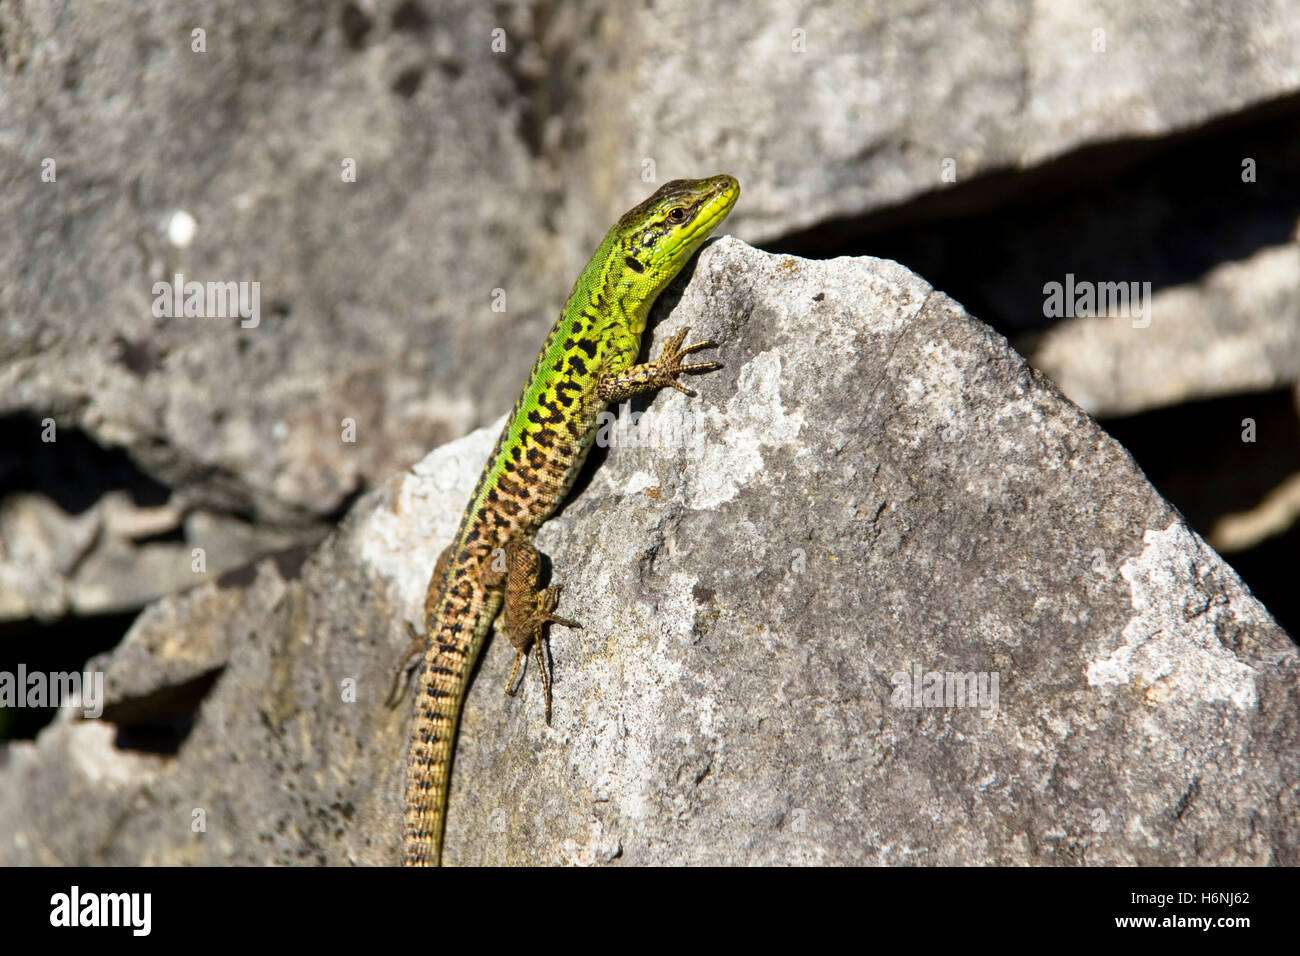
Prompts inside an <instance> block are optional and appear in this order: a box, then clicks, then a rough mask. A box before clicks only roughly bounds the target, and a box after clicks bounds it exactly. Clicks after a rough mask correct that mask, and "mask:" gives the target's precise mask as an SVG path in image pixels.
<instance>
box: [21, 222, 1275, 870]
mask: <svg viewBox="0 0 1300 956" xmlns="http://www.w3.org/2000/svg"><path fill="white" fill-rule="evenodd" d="M652 322H653V325H652V328H653V340H654V341H653V342H652V343H651V344H650V345H649V347H648V350H649V351H650V352H651V353H654V352H657V350H658V345H659V343H662V342H663V341H664V340H665V338H666V337H668V336H669V335H670V334H671V333H673V332H674V331H676V330H677V329H678V328H680V327H681V326H683V325H689V326H691V328H692V337H693V338H694V337H697V336H698V337H699V338H712V339H715V340H717V341H719V342H720V343H721V345H720V347H719V349H718V358H719V359H720V360H721V361H723V362H724V363H725V369H723V370H719V371H715V372H712V373H709V374H707V375H703V376H699V377H697V378H695V379H693V380H692V383H691V384H692V385H693V386H694V387H695V388H697V389H698V390H699V393H700V395H699V398H697V399H693V400H692V399H687V398H686V397H685V396H682V395H679V394H677V393H675V392H671V393H667V394H662V395H659V396H658V397H656V398H654V400H653V401H651V402H649V403H647V404H648V407H646V408H645V409H644V413H643V414H642V415H641V416H640V418H639V421H638V423H637V428H636V429H635V431H634V432H632V433H628V432H625V431H618V430H614V432H613V433H612V441H611V447H610V448H609V450H608V453H607V454H605V455H604V459H603V461H600V462H599V463H598V466H597V467H596V468H595V469H594V470H593V471H592V472H591V476H590V480H589V481H587V482H586V483H585V484H583V486H582V487H581V488H580V490H579V491H578V493H577V494H576V496H575V497H574V498H573V500H571V501H570V503H569V504H568V506H567V507H566V508H565V509H564V510H563V512H562V513H561V514H560V515H559V516H558V517H557V518H556V519H555V520H553V521H552V522H550V523H548V524H547V525H546V526H545V528H544V529H543V531H542V533H541V534H540V535H539V538H538V545H539V547H540V548H541V549H542V550H543V551H544V552H545V553H547V554H548V555H549V556H550V557H551V559H552V560H553V564H554V580H556V581H559V582H563V584H564V587H565V590H564V595H563V600H562V601H561V606H560V610H561V612H562V613H564V614H565V615H566V616H570V617H573V618H574V619H576V620H578V621H579V622H581V624H582V625H583V629H582V630H581V631H577V632H573V631H567V630H557V631H556V633H555V634H553V635H552V642H551V643H552V655H553V658H554V664H555V714H554V723H553V727H551V728H549V729H548V728H547V727H546V726H545V725H544V724H543V722H542V714H541V699H540V693H539V686H538V682H537V677H536V675H535V674H532V673H526V674H525V675H524V681H523V685H522V690H521V691H520V694H519V696H518V697H515V698H509V697H507V696H505V694H503V693H502V688H503V685H504V683H505V679H506V675H507V672H508V669H509V666H510V658H511V654H510V653H509V649H508V648H507V647H504V646H503V645H502V642H500V641H494V642H493V643H492V644H491V645H489V647H488V649H487V651H486V654H485V659H484V661H483V664H482V667H481V668H480V670H479V672H478V674H477V677H476V679H475V681H474V684H473V686H472V689H471V692H470V695H469V699H468V702H467V706H466V712H465V718H464V722H463V724H462V728H461V735H460V740H459V744H458V751H457V762H456V771H455V775H454V778H453V786H452V791H451V803H450V812H449V818H448V824H449V829H448V838H447V847H446V859H447V862H449V863H460V864H465V863H521V862H537V863H543V864H552V863H593V864H594V863H625V864H649V863H702V864H708V863H715V864H719V863H725V864H770V863H923V864H1029V863H1088V864H1117V863H1124V864H1145V865H1164V864H1190V863H1199V864H1233V863H1235V864H1261V863H1278V864H1288V865H1294V864H1296V863H1297V862H1300V850H1298V846H1300V820H1298V819H1297V810H1296V809H1295V806H1294V801H1293V800H1291V795H1292V794H1293V793H1294V792H1295V790H1296V787H1297V785H1298V784H1300V717H1297V714H1298V713H1300V708H1298V707H1297V703H1298V701H1297V696H1298V695H1297V691H1298V684H1297V676H1298V672H1297V651H1296V649H1295V647H1294V646H1293V645H1292V643H1291V642H1290V640H1289V639H1288V638H1287V635H1286V634H1285V633H1284V632H1283V631H1282V630H1281V629H1280V628H1279V627H1278V626H1277V625H1276V624H1275V623H1274V622H1273V621H1272V619H1271V618H1270V617H1269V615H1268V613H1267V612H1266V611H1265V610H1264V609H1263V607H1261V606H1260V605H1259V603H1258V602H1257V601H1255V600H1254V598H1252V597H1251V595H1250V594H1249V592H1248V591H1247V590H1246V588H1245V587H1244V586H1243V585H1242V584H1241V582H1240V581H1239V580H1238V578H1237V577H1236V575H1235V574H1234V573H1233V572H1232V571H1231V570H1230V569H1229V568H1228V567H1227V566H1225V565H1224V564H1223V562H1222V561H1221V560H1220V559H1219V558H1218V557H1217V555H1215V554H1214V552H1213V551H1211V550H1210V549H1209V548H1208V547H1207V546H1206V545H1205V544H1204V543H1203V542H1202V541H1201V540H1200V539H1199V538H1198V537H1197V536H1196V535H1195V534H1193V533H1192V532H1190V531H1189V530H1188V529H1187V528H1186V526H1185V525H1184V523H1183V522H1182V519H1181V518H1180V517H1179V515H1178V513H1177V512H1176V511H1175V510H1174V509H1173V508H1172V507H1171V506H1170V505H1169V504H1168V503H1167V502H1165V501H1164V500H1163V499H1161V498H1160V496H1159V495H1158V494H1157V493H1156V492H1155V491H1154V490H1153V489H1152V488H1151V486H1150V485H1149V484H1148V483H1147V482H1146V480H1145V479H1144V478H1143V476H1142V474H1141V473H1140V472H1139V471H1138V470H1137V468H1136V467H1135V466H1134V464H1133V462H1132V460H1131V458H1130V457H1129V456H1128V454H1127V453H1126V452H1125V451H1124V450H1123V449H1122V448H1121V447H1120V446H1119V445H1117V444H1116V443H1115V442H1114V441H1113V440H1112V439H1110V438H1109V437H1108V436H1107V435H1106V434H1105V433H1103V432H1102V431H1101V430H1100V429H1099V428H1098V427H1097V426H1096V425H1095V424H1094V423H1093V422H1092V421H1091V420H1090V419H1089V418H1088V417H1087V416H1086V415H1085V414H1083V413H1082V412H1081V411H1080V410H1079V409H1078V408H1077V407H1075V406H1074V405H1073V404H1071V403H1070V402H1068V401H1067V400H1065V399H1064V398H1063V397H1062V396H1061V395H1060V393H1059V392H1058V391H1057V390H1056V389H1055V387H1053V386H1052V385H1051V384H1050V383H1049V382H1048V381H1046V380H1045V379H1044V378H1043V377H1041V376H1040V375H1039V374H1037V373H1036V372H1034V371H1032V370H1031V369H1030V368H1029V367H1028V366H1027V365H1026V363H1025V362H1024V361H1023V360H1022V359H1021V358H1020V357H1019V356H1018V355H1017V354H1016V353H1015V352H1014V351H1012V350H1011V349H1010V348H1009V347H1008V346H1007V343H1006V342H1005V340H1004V339H1002V338H1001V337H1000V336H998V335H997V334H995V333H993V332H991V331H990V330H989V329H988V328H987V327H986V326H984V325H982V324H981V323H979V322H978V321H976V320H974V319H972V318H971V317H970V316H968V315H966V314H965V313H964V312H963V311H962V310H961V309H960V307H958V306H957V305H956V304H955V303H954V302H953V301H952V300H950V299H948V298H947V297H945V296H944V295H943V294H941V293H939V292H936V291H935V290H933V289H932V288H930V287H929V286H928V285H927V284H926V283H925V282H924V281H922V280H921V279H919V278H918V277H916V276H915V275H913V274H912V273H910V272H908V271H907V270H906V269H904V268H903V267H901V266H899V265H897V264H896V263H892V262H888V261H884V260H874V259H837V260H831V261H827V262H810V261H804V260H799V259H795V258H792V257H788V256H773V255H767V254H764V253H760V252H758V251H756V250H754V249H751V248H749V247H747V246H745V245H744V244H743V243H740V242H738V241H736V240H734V239H723V240H721V241H718V242H716V243H714V244H712V245H711V246H709V247H708V248H707V249H706V250H705V251H704V253H702V255H701V256H700V258H699V260H698V262H697V264H696V265H695V267H694V269H693V274H692V275H691V276H690V280H689V283H683V282H682V280H679V281H678V283H677V284H676V285H675V286H674V288H673V289H671V290H670V291H669V292H668V293H666V294H665V297H664V301H662V302H661V304H660V306H659V307H658V308H657V310H656V316H655V317H654V319H653V320H652ZM637 410H640V409H639V408H638V409H637ZM494 437H495V430H494V429H485V430H480V431H478V432H474V433H473V434H471V435H468V436H467V437H465V438H463V439H460V440H457V441H455V442H452V443H450V444H448V445H445V446H443V447H441V448H439V449H437V450H435V451H434V452H432V453H431V454H430V455H429V456H427V457H426V458H425V459H424V460H423V461H422V462H421V463H420V464H419V465H417V466H416V467H415V468H413V469H412V470H411V471H409V472H406V473H400V474H397V475H394V476H393V477H392V478H391V479H389V480H388V481H387V482H385V483H384V484H383V485H382V487H380V488H379V489H377V490H376V491H374V492H372V493H370V494H368V495H366V496H364V497H363V498H362V499H360V500H359V501H358V502H357V504H356V505H355V506H354V507H353V508H352V510H351V511H350V513H349V515H348V517H347V518H346V519H345V520H344V522H343V523H342V525H341V526H340V528H339V529H338V531H337V533H336V534H334V535H332V536H331V537H330V538H329V539H328V540H327V541H325V542H324V543H323V544H322V545H321V546H320V547H319V548H318V549H317V550H315V551H314V552H313V553H311V554H310V556H308V557H305V560H303V559H304V554H303V553H301V552H300V553H298V554H293V555H282V556H279V557H278V558H276V559H268V560H266V561H263V562H262V563H260V564H259V565H258V566H257V567H256V568H254V569H250V571H249V573H247V574H242V575H237V576H227V577H226V578H225V579H224V580H223V581H222V582H220V583H219V584H208V585H205V586H203V587H200V588H196V589H193V590H191V591H189V592H187V593H186V594H183V595H179V596H174V597H168V598H164V599H163V600H162V601H161V602H159V603H158V604H157V605H155V606H154V607H152V608H150V609H149V610H148V611H147V612H146V614H145V615H144V616H142V618H141V619H140V621H139V622H138V623H137V625H136V626H135V627H134V628H133V629H132V631H131V633H130V634H129V635H128V637H127V639H126V641H125V642H124V643H123V645H122V646H121V647H120V648H118V649H117V650H115V651H114V652H112V653H111V654H110V655H108V656H107V657H106V658H105V659H104V660H103V661H102V662H101V664H102V667H103V669H104V673H105V684H106V698H107V705H106V709H105V720H106V721H111V720H119V721H120V722H121V723H120V724H119V737H118V738H117V739H118V740H119V741H120V740H121V739H122V738H123V737H125V738H127V739H128V740H129V739H130V738H131V737H132V735H133V734H137V733H139V732H140V730H141V728H142V727H147V726H148V725H150V724H151V723H159V722H164V721H171V722H173V723H174V722H176V721H178V720H180V719H181V715H183V714H186V713H188V715H189V716H190V718H191V719H192V730H190V732H189V734H188V736H187V737H186V738H185V739H184V742H183V744H182V745H180V746H179V748H178V749H176V750H174V752H169V753H163V754H161V755H160V754H157V753H149V752H144V750H143V748H137V749H125V748H123V747H114V736H113V734H112V732H111V729H110V727H109V725H108V724H107V723H106V722H96V721H84V720H80V719H77V718H75V717H73V716H72V715H71V714H70V713H65V714H64V715H62V717H61V718H60V719H59V720H58V721H56V722H55V723H54V724H53V725H51V726H50V727H48V728H46V730H45V731H43V732H42V733H41V735H40V737H39V738H38V739H37V741H36V742H34V743H11V744H9V745H8V747H7V759H6V760H5V761H4V764H3V769H0V862H3V863H5V864H10V865H12V864H28V863H48V862H56V861H57V862H63V863H70V864H90V863H202V864H216V863H270V862H276V863H346V862H353V863H377V864H391V863H396V862H398V861H399V860H400V859H401V850H400V842H401V791H402V782H403V775H404V768H403V760H404V756H405V751H406V745H407V732H408V728H409V721H410V713H409V711H410V702H409V700H408V701H407V702H406V704H405V705H404V706H403V707H401V708H399V709H397V710H388V709H386V708H385V707H384V706H383V704H382V702H381V701H382V699H383V697H384V696H385V694H386V692H387V690H388V687H389V678H390V676H391V673H392V668H393V666H394V664H395V662H396V660H397V658H398V656H399V654H400V651H401V649H402V648H403V647H404V645H405V642H406V638H405V634H404V626H403V623H402V622H403V621H404V620H415V619H416V618H417V615H418V609H419V607H420V605H421V603H422V600H423V593H424V587H425V584H426V582H427V578H428V575H429V572H430V570H431V568H432V565H433V562H434V558H435V556H436V554H437V552H438V550H439V549H440V548H441V546H442V544H443V543H444V542H445V541H446V540H447V538H448V537H449V536H450V534H451V531H452V529H453V528H454V526H455V523H456V521H457V517H458V514H459V511H460V509H461V508H462V507H463V504H464V501H465V500H466V498H467V497H468V494H469V490H470V488H471V487H472V485H473V482H474V480H475V478H476V476H477V472H478V469H479V468H480V467H481V464H482V461H483V459H484V458H485V457H486V455H487V452H488V449H489V448H490V446H491V443H492V441H493V439H494ZM598 454H600V453H599V452H598ZM178 700H179V701H181V702H182V703H184V702H185V701H188V707H189V709H188V711H186V710H184V708H183V707H182V706H181V705H180V704H178V703H177V702H178ZM123 715H125V716H123ZM196 820H201V821H202V823H203V826H204V829H203V831H202V832H192V826H193V825H194V822H195V821H196Z"/></svg>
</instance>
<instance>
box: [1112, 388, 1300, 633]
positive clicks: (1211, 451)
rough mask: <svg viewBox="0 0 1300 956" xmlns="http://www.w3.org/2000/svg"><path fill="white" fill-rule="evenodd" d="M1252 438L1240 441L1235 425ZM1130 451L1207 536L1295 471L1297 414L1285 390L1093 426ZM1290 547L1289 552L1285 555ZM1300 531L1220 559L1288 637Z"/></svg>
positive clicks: (1299, 440)
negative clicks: (1250, 426)
mask: <svg viewBox="0 0 1300 956" xmlns="http://www.w3.org/2000/svg"><path fill="white" fill-rule="evenodd" d="M1245 419H1251V420H1252V421H1253V422H1254V423H1255V441H1253V442H1246V441H1243V440H1242V432H1243V429H1244V426H1243V425H1242V421H1243V420H1245ZM1099 424H1100V425H1101V426H1102V427H1103V428H1104V429H1106V431H1108V432H1109V433H1110V434H1111V435H1112V436H1113V437H1114V438H1115V439H1116V440H1117V441H1119V442H1120V443H1121V444H1123V445H1124V447H1126V448H1127V449H1128V450H1129V451H1130V452H1132V454H1133V457H1134V459H1136V460H1137V463H1138V464H1139V465H1140V466H1141V467H1142V470H1143V471H1144V472H1145V473H1146V476H1147V478H1148V479H1150V481H1151V483H1152V484H1153V485H1155V487H1156V489H1157V490H1158V491H1159V492H1160V493H1161V494H1162V495H1163V496H1164V497H1165V498H1166V499H1168V500H1169V501H1170V502H1171V503H1173V505H1174V506H1175V507H1177V508H1178V510H1179V511H1181V512H1182V513H1183V516H1184V517H1185V518H1186V519H1187V523H1188V524H1190V525H1191V526H1192V528H1193V529H1194V530H1195V531H1196V532H1197V533H1198V534H1200V535H1201V536H1202V537H1208V536H1209V534H1210V530H1211V529H1212V528H1213V527H1214V525H1215V523H1216V522H1217V521H1218V520H1219V519H1220V518H1222V517H1223V516H1224V515H1228V514H1232V513H1234V512H1241V511H1248V510H1250V509H1251V508H1254V507H1255V506H1257V505H1258V504H1259V501H1260V499H1261V498H1263V497H1264V496H1265V495H1266V494H1267V493H1268V492H1270V491H1272V490H1273V489H1275V488H1276V487H1277V486H1278V485H1280V484H1281V483H1282V482H1283V481H1284V480H1286V479H1287V478H1288V477H1290V476H1291V475H1293V474H1296V473H1297V472H1300V415H1298V414H1297V412H1296V409H1295V403H1294V400H1293V397H1292V395H1291V392H1290V391H1288V390H1286V389H1277V390H1274V391H1269V392H1259V393H1256V394H1252V395H1234V396H1232V397H1229V398H1219V399H1213V400H1208V401H1201V402H1189V403H1187V404H1185V405H1179V406H1176V407H1173V408H1162V409H1157V410H1154V411H1149V412H1143V413H1141V414H1138V415H1130V416H1126V417H1124V418H1113V419H1109V420H1102V421H1101V422H1100V423H1099ZM1288 549H1289V550H1288ZM1297 553H1300V527H1296V526H1292V528H1291V529H1290V530H1289V531H1288V532H1286V533H1285V534H1283V535H1280V536H1277V537H1273V538H1269V539H1266V540H1264V541H1261V542H1260V543H1259V544H1257V545H1256V546H1255V547H1253V548H1250V549H1249V550H1246V551H1240V552H1231V553H1229V554H1225V555H1224V556H1223V558H1224V560H1225V561H1227V562H1228V564H1230V565H1231V566H1232V567H1233V569H1234V570H1236V572H1237V573H1238V574H1239V575H1241V578H1242V580H1243V581H1245V582H1246V584H1247V585H1248V586H1249V587H1250V589H1251V591H1252V592H1254V594H1255V596H1256V597H1257V598H1259V600H1260V601H1261V602H1263V604H1264V606H1265V607H1267V608H1268V609H1269V611H1271V612H1272V614H1273V617H1274V618H1276V619H1277V622H1278V623H1279V624H1281V625H1282V627H1284V628H1286V630H1287V631H1288V632H1289V633H1290V634H1291V635H1292V636H1293V637H1295V636H1298V635H1300V592H1297V590H1296V588H1295V584H1294V582H1295V555H1296V554H1297Z"/></svg>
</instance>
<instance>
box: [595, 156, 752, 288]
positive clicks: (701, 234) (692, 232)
mask: <svg viewBox="0 0 1300 956" xmlns="http://www.w3.org/2000/svg"><path fill="white" fill-rule="evenodd" d="M739 195H740V183H738V182H736V179H735V177H734V176H727V175H722V176H710V177H709V178H708V179H674V180H673V181H672V182H669V183H664V184H663V186H661V187H660V188H659V190H658V191H657V192H656V193H655V194H654V195H653V196H651V197H650V198H649V199H647V200H646V201H645V202H643V203H641V204H640V205H639V206H637V207H636V208H635V209H632V210H630V211H629V212H628V213H626V214H625V215H624V216H623V218H622V219H620V220H619V221H618V223H617V224H616V225H615V226H614V229H613V230H611V232H612V233H613V234H614V235H616V236H618V237H619V239H618V246H619V248H618V250H617V254H618V255H621V256H622V258H623V265H624V266H625V267H626V268H627V273H626V274H627V277H628V279H630V280H632V281H633V282H634V283H635V284H638V285H639V284H641V282H644V283H645V284H646V285H647V286H649V287H652V288H658V287H660V286H662V285H663V284H665V283H667V282H668V280H669V279H671V278H672V277H673V276H674V275H676V274H677V270H679V269H680V268H681V267H682V266H683V265H685V264H686V260H687V259H689V258H690V257H691V256H692V255H694V254H695V250H696V249H698V248H700V245H701V244H702V243H703V242H704V240H705V239H707V238H709V233H711V232H713V230H714V228H715V227H716V226H717V225H718V223H720V222H722V220H723V219H725V218H726V217H727V213H729V212H731V207H732V206H734V205H735V204H736V197H737V196H739ZM638 279H639V280H641V281H638Z"/></svg>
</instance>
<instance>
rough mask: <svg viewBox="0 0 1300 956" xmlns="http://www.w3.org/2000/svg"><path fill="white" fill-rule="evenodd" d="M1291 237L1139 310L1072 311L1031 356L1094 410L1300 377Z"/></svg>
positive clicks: (1299, 260)
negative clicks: (1146, 311)
mask: <svg viewBox="0 0 1300 956" xmlns="http://www.w3.org/2000/svg"><path fill="white" fill-rule="evenodd" d="M1297 289H1300V245H1296V244H1291V245H1286V246H1275V247H1271V248H1268V249H1264V250H1262V251H1260V252H1258V253H1256V254H1255V255H1253V256H1251V257H1250V258H1249V259H1247V260H1245V261H1243V262H1229V263H1225V264H1223V265H1221V266H1218V267H1217V268H1215V269H1213V270H1212V271H1210V272H1209V273H1208V274H1207V275H1206V276H1204V277H1203V278H1202V279H1201V280H1199V281H1198V282H1195V283H1192V284H1190V285H1185V286H1176V287H1174V288H1170V289H1164V290H1161V291H1159V292H1157V293H1155V295H1153V296H1152V297H1151V299H1150V313H1149V315H1147V316H1142V317H1128V316H1122V317H1121V316H1113V317H1106V316H1102V317H1082V316H1081V317H1074V318H1070V319H1066V320H1064V321H1062V322H1061V323H1059V324H1058V325H1056V326H1054V327H1053V328H1051V329H1049V330H1048V331H1047V332H1046V333H1044V334H1043V335H1042V337H1041V338H1039V339H1038V340H1037V341H1036V343H1035V345H1034V346H1033V347H1032V348H1031V349H1030V350H1028V351H1029V356H1030V361H1032V362H1033V363H1034V365H1035V366H1036V367H1037V368H1040V369H1042V370H1043V371H1044V372H1046V373H1047V374H1048V375H1050V376H1051V377H1052V379H1053V381H1055V382H1056V383H1057V384H1058V385H1059V386H1060V387H1061V390H1062V391H1063V392H1065V394H1066V395H1068V396H1069V397H1070V398H1071V399H1072V400H1073V401H1075V402H1077V403H1078V404H1079V405H1081V406H1083V408H1084V409H1086V410H1087V411H1089V412H1091V413H1092V414H1094V415H1125V414H1130V413H1132V412H1137V411H1145V410H1147V409H1150V408H1157V407H1161V406H1165V405H1173V404H1177V403H1179V402H1185V401H1193V400H1196V399H1203V398H1214V397H1218V396H1222V395H1230V394H1234V393H1237V392H1252V391H1263V390H1265V389H1270V388H1278V387H1280V386H1285V385H1287V384H1289V383H1293V382H1297V381H1300V299H1298V298H1297V297H1296V290H1297Z"/></svg>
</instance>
